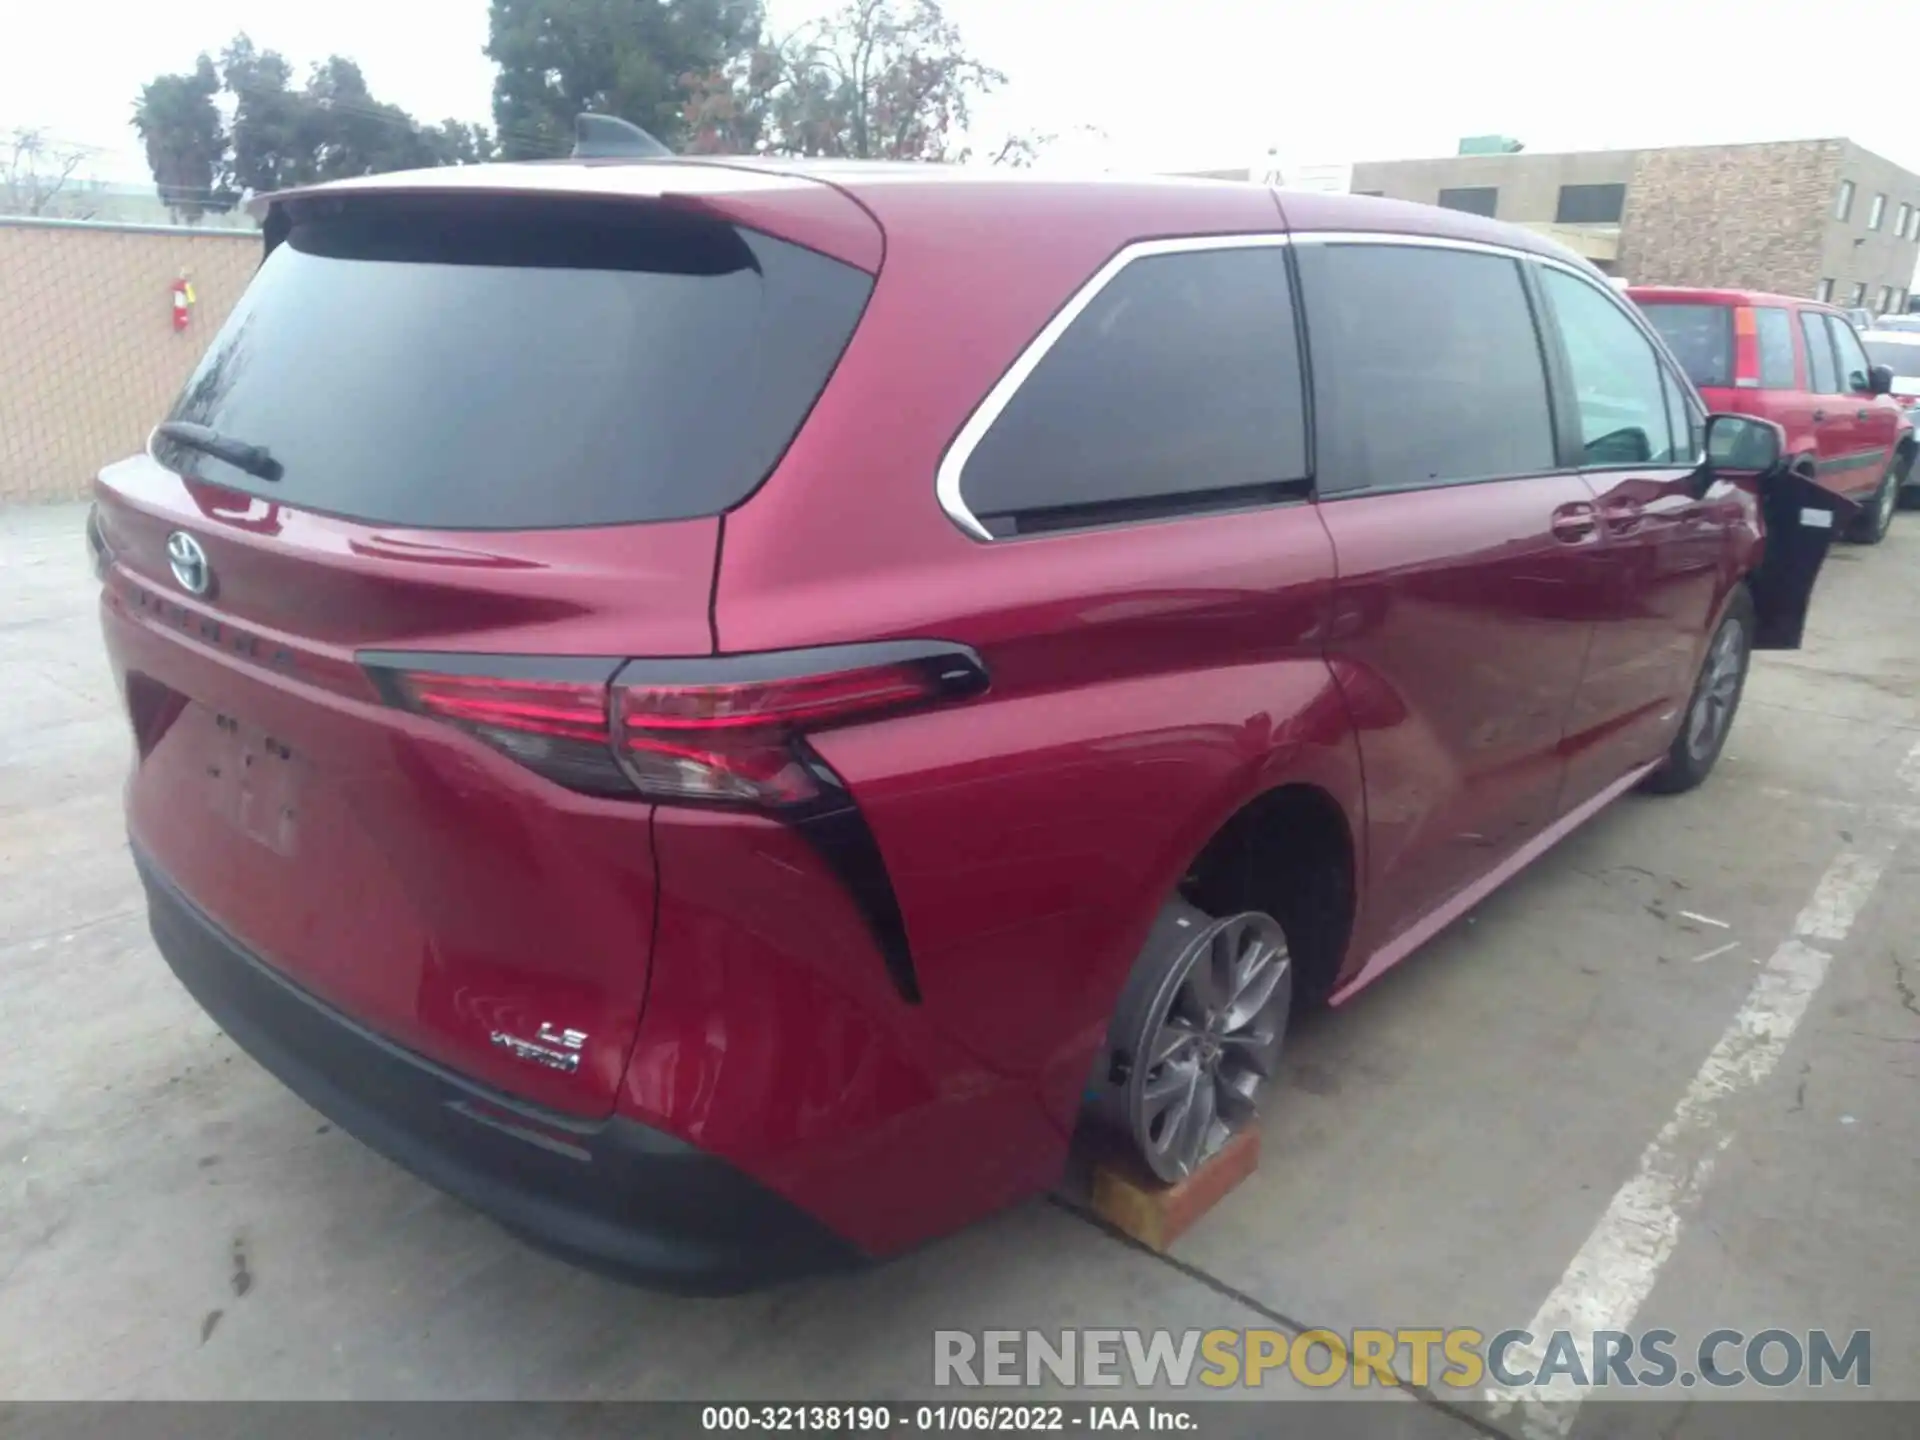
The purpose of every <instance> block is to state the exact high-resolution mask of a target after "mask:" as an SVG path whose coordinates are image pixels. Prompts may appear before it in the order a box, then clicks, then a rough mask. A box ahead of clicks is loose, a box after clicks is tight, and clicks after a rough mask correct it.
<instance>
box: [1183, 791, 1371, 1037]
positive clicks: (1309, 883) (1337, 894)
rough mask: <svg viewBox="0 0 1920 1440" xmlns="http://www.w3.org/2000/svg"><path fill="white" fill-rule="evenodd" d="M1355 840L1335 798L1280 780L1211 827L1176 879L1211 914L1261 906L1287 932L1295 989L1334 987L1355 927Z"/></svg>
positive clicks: (1320, 991) (1317, 991)
mask: <svg viewBox="0 0 1920 1440" xmlns="http://www.w3.org/2000/svg"><path fill="white" fill-rule="evenodd" d="M1353 871H1354V863H1353V837H1352V836H1351V835H1350V834H1349V833H1348V831H1347V821H1346V816H1345V815H1344V814H1343V813H1342V812H1341V809H1340V806H1339V805H1338V804H1337V803H1335V801H1334V799H1333V797H1332V796H1330V795H1328V794H1327V793H1326V791H1324V790H1320V789H1317V788H1315V787H1313V786H1311V785H1285V786H1282V787H1281V788H1280V789H1278V790H1269V791H1268V792H1267V793H1266V794H1264V795H1262V796H1260V797H1259V798H1258V799H1256V800H1252V801H1250V802H1248V803H1247V804H1246V805H1245V806H1244V807H1242V808H1241V809H1240V810H1239V811H1238V812H1237V813H1236V814H1235V815H1234V816H1233V818H1232V819H1231V820H1229V821H1227V823H1226V824H1225V825H1222V826H1221V827H1220V829H1219V830H1217V831H1216V832H1214V835H1213V838H1212V839H1210V840H1209V841H1207V843H1206V845H1205V846H1204V847H1203V848H1202V849H1201V851H1200V854H1199V857H1198V858H1197V859H1196V860H1195V861H1194V862H1193V864H1192V866H1191V867H1190V868H1189V869H1188V871H1187V873H1186V876H1185V878H1184V879H1182V880H1181V882H1180V893H1181V894H1182V895H1183V896H1184V897H1185V898H1186V899H1187V900H1188V901H1190V902H1191V903H1192V904H1194V905H1197V906H1199V907H1200V908H1201V909H1202V910H1204V911H1206V912H1207V913H1208V914H1209V915H1229V914H1233V913H1235V912H1236V911H1240V910H1264V911H1266V912H1267V913H1268V914H1269V915H1271V916H1273V917H1274V919H1276V920H1278V921H1279V922H1280V927H1281V929H1283V930H1284V931H1286V935H1287V947H1288V949H1289V950H1290V951H1291V952H1292V954H1293V963H1294V966H1295V971H1294V982H1295V989H1294V994H1295V995H1296V996H1298V997H1299V998H1301V999H1303V1000H1309V1001H1313V1002H1316V1003H1317V1002H1318V1001H1320V1000H1323V999H1325V998H1326V996H1327V994H1328V992H1329V991H1331V990H1332V989H1333V982H1334V979H1335V977H1336V975H1337V974H1338V972H1339V969H1340V961H1341V958H1342V957H1343V956H1344V955H1345V954H1346V949H1347V936H1348V934H1349V933H1350V932H1351V930H1352V928H1353Z"/></svg>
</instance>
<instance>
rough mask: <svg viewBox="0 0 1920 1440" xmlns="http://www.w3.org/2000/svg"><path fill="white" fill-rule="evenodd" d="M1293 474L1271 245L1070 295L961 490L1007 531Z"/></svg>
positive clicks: (1301, 440)
mask: <svg viewBox="0 0 1920 1440" xmlns="http://www.w3.org/2000/svg"><path fill="white" fill-rule="evenodd" d="M993 403H994V402H993V398H992V397H989V400H988V405H989V406H991V405H992V404H993ZM1306 471H1307V455H1306V414H1305V406H1304V402H1303V398H1302V391H1301V369H1300V353H1299V342H1298V339H1297V337H1296V335H1295V331H1294V322H1293V303H1292V292H1291V286H1290V284H1289V281H1288V273H1287V261H1286V254H1285V251H1284V250H1283V249H1281V248H1279V247H1276V246H1250V247H1246V248H1232V249H1211V248H1210V249H1195V250H1181V251H1175V252H1173V253H1168V254H1143V255H1140V256H1138V257H1136V258H1134V259H1132V260H1130V261H1128V262H1126V263H1125V264H1124V265H1123V266H1122V268H1120V269H1119V270H1118V271H1117V272H1116V273H1114V274H1113V275H1112V276H1111V278H1109V279H1108V280H1107V282H1106V283H1105V284H1104V285H1102V286H1100V288H1099V289H1098V290H1097V291H1095V292H1093V293H1092V294H1091V297H1090V298H1087V299H1085V300H1084V302H1083V304H1082V308H1081V309H1080V310H1079V312H1078V313H1077V314H1076V315H1074V317H1073V319H1072V320H1071V322H1070V323H1069V324H1068V326H1067V328H1066V329H1065V330H1063V331H1061V332H1060V334H1059V336H1058V338H1057V339H1055V340H1054V341H1053V343H1052V344H1051V345H1050V346H1048V347H1047V348H1046V350H1045V352H1044V353H1043V354H1042V355H1041V357H1040V359H1039V361H1038V363H1037V364H1035V365H1034V366H1033V369H1032V370H1031V372H1030V373H1028V374H1027V375H1026V376H1025V378H1024V380H1022V381H1020V382H1019V384H1018V388H1016V389H1014V390H1013V392H1012V393H1011V395H1010V396H1009V397H1007V398H1006V399H1005V400H1004V403H1002V404H1001V406H1000V408H999V410H998V412H997V414H995V415H994V418H993V419H992V421H991V423H990V425H989V426H988V428H987V429H986V431H985V433H984V434H982V435H981V437H980V438H979V440H978V441H977V442H976V443H975V444H974V445H973V448H972V449H971V451H970V452H968V453H967V454H966V455H965V457H964V460H963V462H962V467H961V469H960V472H959V496H960V499H961V502H962V503H963V504H964V506H965V507H966V509H967V510H968V511H969V512H970V513H971V514H972V516H973V517H974V518H975V519H976V520H978V521H979V522H980V523H981V524H982V525H983V526H984V527H985V528H986V529H987V530H988V531H989V532H990V533H995V534H1006V533H1012V532H1016V531H1026V530H1036V529H1047V528H1059V527H1062V526H1070V525H1076V524H1092V523H1100V522H1102V521H1107V520H1113V519H1124V518H1129V517H1133V516H1139V517H1143V518H1144V517H1147V516H1151V515H1155V514H1168V513H1177V512H1179V511H1181V510H1186V509H1194V508H1208V507H1211V506H1217V505H1231V504H1235V503H1249V502H1252V501H1255V500H1259V499H1262V498H1267V497H1269V496H1276V495H1277V493H1278V491H1277V488H1276V487H1281V486H1287V485H1291V484H1297V483H1300V482H1303V481H1304V478H1305V476H1306Z"/></svg>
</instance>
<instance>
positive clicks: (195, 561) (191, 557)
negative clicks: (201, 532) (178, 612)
mask: <svg viewBox="0 0 1920 1440" xmlns="http://www.w3.org/2000/svg"><path fill="white" fill-rule="evenodd" d="M167 567H168V568H169V569H170V570H172V571H173V578H174V579H175V580H178V581H179V582H180V588H181V589H182V590H185V591H186V592H188V593H189V594H191V595H204V594H206V593H207V591H209V590H211V589H212V588H213V567H212V566H211V565H209V564H207V552H206V551H205V550H202V549H201V548H200V542H199V541H198V540H196V539H194V538H193V536H191V535H189V534H187V532H186V531H184V530H176V531H174V532H173V533H172V534H171V535H169V536H168V537H167Z"/></svg>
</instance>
